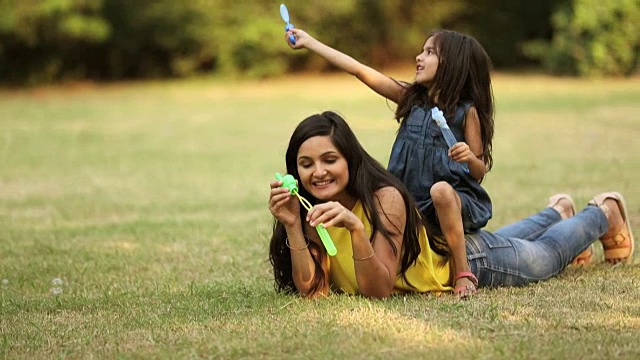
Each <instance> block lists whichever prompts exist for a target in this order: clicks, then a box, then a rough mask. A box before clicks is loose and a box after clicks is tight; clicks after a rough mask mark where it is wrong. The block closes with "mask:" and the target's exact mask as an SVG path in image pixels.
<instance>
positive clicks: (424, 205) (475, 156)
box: [286, 28, 494, 298]
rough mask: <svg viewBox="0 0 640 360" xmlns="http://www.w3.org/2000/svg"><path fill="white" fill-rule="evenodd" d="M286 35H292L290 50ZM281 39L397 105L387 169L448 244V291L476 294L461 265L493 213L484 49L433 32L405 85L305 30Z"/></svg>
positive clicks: (487, 61) (454, 34) (490, 101)
mask: <svg viewBox="0 0 640 360" xmlns="http://www.w3.org/2000/svg"><path fill="white" fill-rule="evenodd" d="M289 35H294V36H295V40H296V41H295V45H294V44H292V43H291V42H290V40H289ZM286 39H287V40H286V41H287V43H288V44H289V46H291V47H292V48H293V49H301V48H306V49H308V50H310V51H312V52H314V53H316V54H318V55H320V56H322V57H323V58H324V59H326V60H327V61H329V62H330V63H331V64H333V65H335V66H336V67H338V68H339V69H342V70H344V71H346V72H348V73H350V74H352V75H354V76H356V77H357V78H358V79H359V80H360V81H362V82H363V83H364V84H366V85H367V86H369V87H370V88H371V89H373V90H374V91H375V92H377V93H378V94H380V95H382V96H384V97H385V98H387V99H389V100H391V101H393V102H395V103H396V104H397V105H398V106H397V109H396V114H395V118H396V120H397V121H398V122H399V123H400V129H399V130H398V135H397V138H396V140H395V143H394V145H393V148H392V150H391V157H390V160H389V167H388V168H389V170H390V171H391V172H392V173H393V174H394V175H396V176H397V177H398V178H399V179H400V180H401V181H402V182H403V183H404V184H405V185H406V187H407V188H408V190H409V192H410V193H411V195H412V196H413V197H414V199H415V200H416V202H417V204H418V207H419V209H420V212H421V213H422V214H423V216H424V220H425V221H426V223H427V224H429V225H430V226H429V229H428V230H429V233H430V235H431V237H436V238H439V239H441V238H442V237H444V239H445V240H446V243H447V245H448V248H449V249H450V254H451V256H452V260H453V264H454V268H455V272H454V274H455V276H454V288H455V289H454V293H455V294H456V295H458V296H459V297H461V298H466V297H467V296H469V295H472V294H474V293H475V292H476V286H477V279H476V276H475V275H474V274H473V273H472V272H471V271H470V267H469V263H468V261H467V256H466V249H465V240H464V234H465V233H473V232H477V231H478V230H480V229H481V228H483V227H484V226H485V225H486V224H487V222H488V221H489V219H490V218H491V213H492V206H491V199H490V198H489V195H488V194H487V193H486V191H484V189H483V188H482V187H481V186H480V182H481V181H482V179H483V177H484V175H485V173H486V172H487V171H489V170H490V169H491V167H492V164H493V159H492V153H491V152H492V140H493V106H494V105H493V94H492V88H491V77H490V75H489V71H490V67H491V65H490V63H491V62H490V59H489V56H488V55H487V53H486V52H485V50H484V49H483V48H482V46H481V45H480V44H479V43H478V42H477V41H476V40H475V39H474V38H472V37H470V36H468V35H464V34H460V33H457V32H454V31H447V30H441V31H436V32H433V33H432V34H431V35H430V36H429V38H428V39H427V41H426V43H425V44H424V46H423V49H422V52H421V53H420V54H419V55H418V56H417V57H416V77H415V82H414V83H412V84H407V83H403V82H399V81H397V80H395V79H392V78H390V77H388V76H386V75H384V74H382V73H380V72H378V71H376V70H374V69H372V68H370V67H368V66H366V65H363V64H361V63H360V62H358V61H356V60H355V59H353V58H351V57H350V56H348V55H346V54H344V53H341V52H339V51H337V50H335V49H333V48H330V47H328V46H326V45H324V44H323V43H321V42H319V41H318V40H316V39H314V38H313V37H311V36H309V35H308V34H307V33H306V32H304V31H303V30H300V29H296V28H293V29H291V30H290V31H289V32H288V33H287V36H286ZM436 106H437V107H438V108H439V109H440V110H442V111H443V112H444V115H445V118H446V119H447V123H448V125H449V127H450V128H451V130H452V132H453V134H454V135H455V137H456V140H457V141H458V142H457V143H456V144H455V145H454V146H453V147H451V149H449V148H448V146H447V144H446V142H445V140H444V137H443V136H442V133H441V130H440V128H439V127H438V126H437V124H436V123H435V121H434V120H433V119H432V118H431V111H430V110H431V109H432V108H433V107H436ZM465 164H466V166H464V165H465ZM434 220H435V221H434ZM438 225H439V226H438ZM440 241H441V240H440Z"/></svg>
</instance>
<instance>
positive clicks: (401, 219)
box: [308, 187, 406, 298]
mask: <svg viewBox="0 0 640 360" xmlns="http://www.w3.org/2000/svg"><path fill="white" fill-rule="evenodd" d="M375 195H376V198H377V200H378V202H377V204H376V208H375V209H374V210H375V211H377V212H378V213H379V215H380V219H381V220H382V224H383V225H384V226H385V227H386V228H387V229H388V231H389V233H390V235H391V241H393V243H394V244H395V246H396V248H397V249H398V251H397V254H394V252H393V249H392V247H391V245H390V244H389V242H388V240H387V239H386V238H385V237H384V235H382V234H381V233H380V232H377V233H376V234H375V235H374V237H373V242H369V238H368V237H367V234H366V233H365V231H364V225H363V224H362V222H361V221H360V219H358V217H356V216H355V215H354V214H353V213H352V212H351V211H349V210H348V209H346V208H344V206H342V205H341V204H340V203H338V202H327V203H324V204H320V205H316V206H315V207H314V208H313V209H312V210H311V211H310V212H309V216H308V218H309V220H310V221H311V223H310V225H311V226H315V225H316V224H319V223H321V222H322V223H324V225H325V226H327V227H329V226H341V227H345V228H347V230H349V232H350V233H351V246H352V250H353V259H354V260H353V262H354V267H355V272H356V280H357V282H358V288H359V290H360V293H361V294H362V295H363V296H366V297H375V298H385V297H388V296H389V295H391V293H392V291H393V288H394V285H395V281H396V273H397V270H398V264H399V261H400V253H401V249H402V241H403V235H404V224H405V221H406V212H405V208H404V200H403V199H402V196H401V195H400V193H399V192H398V190H396V189H395V188H392V187H386V188H383V189H380V190H378V191H377V192H376V194H375Z"/></svg>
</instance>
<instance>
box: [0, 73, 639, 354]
mask: <svg viewBox="0 0 640 360" xmlns="http://www.w3.org/2000/svg"><path fill="white" fill-rule="evenodd" d="M494 89H495V96H496V102H497V118H496V136H495V142H494V144H495V147H494V159H495V167H494V170H493V171H492V172H491V173H490V174H489V175H488V177H487V178H486V181H485V183H484V186H485V187H486V188H487V190H488V191H489V193H490V194H491V195H492V198H493V200H494V210H495V211H494V218H493V220H491V222H490V223H489V226H488V227H489V229H497V228H499V227H500V226H502V225H505V224H508V223H510V222H513V221H515V220H517V219H519V218H521V217H524V216H526V215H528V214H530V213H533V212H534V211H537V210H538V209H540V208H542V207H543V206H545V205H546V202H547V198H548V197H549V196H550V195H552V194H553V193H556V192H568V193H570V194H572V195H573V196H574V199H575V200H576V202H577V203H578V204H580V205H584V204H586V202H587V201H588V200H589V199H590V198H591V197H592V196H593V195H594V194H596V193H598V192H602V191H607V190H616V191H620V192H622V193H623V194H624V195H625V196H626V199H627V202H628V205H629V211H630V218H631V223H632V226H633V228H634V230H635V233H636V234H640V187H638V184H639V183H640V171H639V170H638V168H639V167H640V156H639V155H640V142H639V141H638V139H639V138H640V118H639V117H638V114H639V113H640V81H639V80H638V79H630V80H596V81H590V80H575V79H558V78H548V77H541V76H534V75H520V76H516V75H506V74H498V75H496V76H495V79H494ZM389 107H390V105H387V104H386V103H385V101H384V100H383V99H382V98H380V97H379V96H377V95H375V94H373V93H372V92H371V91H369V90H368V89H366V88H365V87H364V86H362V85H361V84H359V83H358V82H357V81H356V80H354V79H352V78H350V77H348V76H343V75H325V76H322V77H319V76H315V77H314V76H308V77H302V76H296V77H288V78H283V79H279V80H271V81H261V82H235V83H223V82H212V81H207V80H190V81H177V82H161V83H140V84H135V83H134V84H118V85H104V86H90V85H84V86H76V87H65V88H42V89H33V90H24V91H8V90H5V91H2V92H0V128H1V129H2V131H1V132H0V279H6V280H7V281H8V283H5V284H2V283H0V355H2V357H4V358H11V359H15V358H18V359H20V358H22V359H34V358H35V359H38V358H40V359H49V358H83V359H84V358H145V359H146V358H227V359H228V358H248V359H249V358H250V359H254V358H277V359H279V358H363V359H364V358H366V359H375V358H379V359H389V358H398V359H405V358H435V359H439V358H454V359H458V358H461V359H462V358H464V359H561V358H571V359H603V358H619V359H637V358H638V357H640V344H639V343H638V339H640V300H639V299H640V265H626V266H615V267H610V266H606V265H604V264H602V250H601V247H599V246H598V247H597V249H596V251H597V252H596V257H595V258H596V261H595V263H594V264H593V265H590V266H587V267H585V268H569V269H568V270H567V271H565V272H564V273H563V274H561V276H559V277H557V278H554V279H552V280H550V281H546V282H543V283H539V284H534V285H531V286H527V287H523V288H504V289H497V290H482V291H481V292H480V294H479V295H478V296H477V297H476V298H474V299H473V300H471V301H467V302H463V303H459V302H457V301H456V300H455V299H454V298H453V297H452V296H443V297H439V298H437V297H433V296H407V297H394V298H391V299H388V300H386V301H375V300H367V299H364V298H361V297H349V296H331V297H330V298H328V299H323V300H317V301H315V300H314V301H307V300H303V299H299V298H297V297H292V296H284V295H280V294H276V293H275V292H274V291H273V285H272V280H271V275H270V267H269V263H268V260H267V245H268V238H269V235H270V234H269V233H270V225H271V218H270V214H269V212H268V210H267V205H266V203H267V197H268V182H269V181H270V179H271V178H272V176H273V174H274V173H275V172H277V171H283V168H284V151H285V148H286V145H287V143H288V139H289V136H290V134H291V132H292V131H293V129H294V127H295V126H296V124H297V123H298V122H299V121H300V120H302V119H303V118H304V117H306V116H308V115H310V114H312V113H316V112H320V111H323V110H327V109H332V110H337V111H339V112H340V113H342V114H343V115H344V116H345V117H346V118H347V120H348V121H349V122H350V124H352V126H353V127H354V129H355V131H356V133H357V135H358V136H359V138H360V140H361V142H362V143H363V144H364V146H365V148H367V149H368V150H369V151H370V152H371V153H372V155H374V156H375V157H376V158H377V159H379V160H380V161H381V162H382V163H384V164H386V162H387V160H388V156H389V149H390V147H391V144H392V141H393V138H394V136H395V130H396V125H395V122H394V121H393V120H392V117H393V113H392V111H391V110H389ZM638 256H640V251H639V250H636V257H638ZM638 262H639V263H640V260H639V261H638ZM54 278H61V279H62V280H63V281H64V284H63V285H62V286H61V288H62V290H63V294H61V295H59V296H53V295H52V294H51V293H50V289H51V288H52V287H54V286H53V285H52V283H51V281H52V279H54Z"/></svg>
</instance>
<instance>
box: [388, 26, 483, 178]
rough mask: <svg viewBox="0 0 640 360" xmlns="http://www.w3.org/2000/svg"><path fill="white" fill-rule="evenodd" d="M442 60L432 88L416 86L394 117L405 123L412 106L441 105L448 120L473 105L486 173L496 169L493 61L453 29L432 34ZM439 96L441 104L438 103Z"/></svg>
mask: <svg viewBox="0 0 640 360" xmlns="http://www.w3.org/2000/svg"><path fill="white" fill-rule="evenodd" d="M429 37H433V38H434V42H435V46H436V53H437V54H438V57H439V59H440V62H439V64H438V70H437V71H436V74H435V78H434V79H433V84H431V86H430V88H428V89H427V88H426V87H425V86H423V85H421V84H418V83H413V84H411V85H410V86H409V87H408V88H407V89H406V90H405V93H404V95H403V96H402V98H401V99H400V100H399V101H398V107H397V108H396V114H395V118H396V120H397V121H398V122H399V123H402V121H403V119H405V118H406V117H407V116H408V115H409V113H410V112H411V108H412V107H413V106H421V107H423V106H428V107H433V106H436V105H437V106H438V107H439V108H440V109H441V110H442V111H443V112H444V113H445V116H446V117H447V118H451V117H452V116H453V114H454V113H455V109H456V106H458V105H459V104H461V103H464V102H470V103H472V104H473V106H474V107H475V108H476V111H477V112H478V117H479V119H480V129H481V139H482V147H483V148H482V155H483V159H484V163H485V165H486V167H487V171H490V170H491V168H492V167H493V154H492V152H493V131H494V99H493V88H492V86H491V76H490V71H491V59H490V58H489V55H487V52H486V51H485V50H484V48H483V47H482V46H481V45H480V43H478V41H477V40H476V39H474V38H473V37H471V36H469V35H465V34H461V33H458V32H455V31H450V30H438V31H434V32H432V33H431V34H430V35H429ZM436 97H437V99H438V101H437V102H436V100H435V99H436Z"/></svg>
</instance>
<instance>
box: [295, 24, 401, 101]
mask: <svg viewBox="0 0 640 360" xmlns="http://www.w3.org/2000/svg"><path fill="white" fill-rule="evenodd" d="M291 34H293V35H294V36H295V37H296V43H295V45H294V44H292V43H291V42H290V41H289V35H291ZM285 39H286V41H287V44H289V46H290V47H291V48H292V49H303V48H304V49H308V50H310V51H312V52H314V53H316V54H318V55H320V56H321V57H322V58H324V59H325V60H327V61H328V62H329V63H331V64H332V65H334V66H336V67H337V68H339V69H341V70H343V71H345V72H347V73H349V74H351V75H353V76H355V77H356V78H358V79H359V80H360V81H362V82H363V83H364V84H365V85H367V86H368V87H369V88H371V89H372V90H373V91H375V92H376V93H378V94H380V95H382V96H384V97H385V98H387V99H389V100H391V101H393V102H395V103H398V101H399V100H400V97H401V96H402V94H403V93H404V91H405V87H404V86H403V85H402V84H400V83H399V82H398V81H396V80H394V79H392V78H390V77H389V76H387V75H385V74H383V73H381V72H379V71H377V70H375V69H373V68H371V67H369V66H367V65H364V64H362V63H360V62H359V61H357V60H356V59H354V58H352V57H351V56H349V55H347V54H345V53H342V52H340V51H338V50H336V49H334V48H332V47H329V46H327V45H325V44H323V43H322V42H320V41H318V40H316V39H315V38H313V37H312V36H310V35H309V34H307V33H306V32H304V31H303V30H300V29H298V28H293V29H291V30H289V32H287V34H286V35H285Z"/></svg>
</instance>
